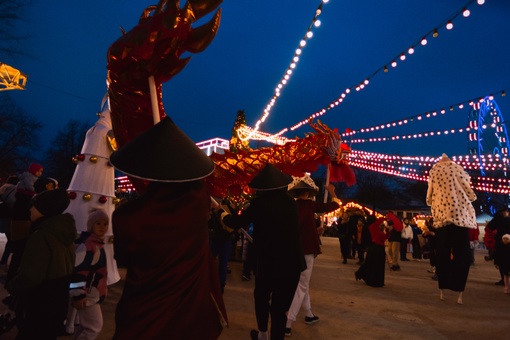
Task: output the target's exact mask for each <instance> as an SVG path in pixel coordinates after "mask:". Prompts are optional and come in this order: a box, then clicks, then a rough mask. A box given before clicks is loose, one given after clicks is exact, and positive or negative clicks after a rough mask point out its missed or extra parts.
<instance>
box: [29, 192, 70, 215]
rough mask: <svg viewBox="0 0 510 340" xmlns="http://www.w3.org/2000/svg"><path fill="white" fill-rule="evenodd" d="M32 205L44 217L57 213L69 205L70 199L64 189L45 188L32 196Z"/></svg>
mask: <svg viewBox="0 0 510 340" xmlns="http://www.w3.org/2000/svg"><path fill="white" fill-rule="evenodd" d="M32 202H33V204H34V207H35V208H36V209H37V210H39V212H40V213H41V214H43V215H44V216H46V217H50V216H55V215H59V214H61V213H63V212H64V210H66V209H67V207H68V206H69V203H70V200H69V195H68V194H67V191H65V190H64V189H55V190H46V191H43V192H41V193H39V194H37V195H35V196H34V197H33V198H32Z"/></svg>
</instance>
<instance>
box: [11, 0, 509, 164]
mask: <svg viewBox="0 0 510 340" xmlns="http://www.w3.org/2000/svg"><path fill="white" fill-rule="evenodd" d="M153 3H154V1H153V2H151V1H141V0H137V1H125V0H123V1H120V0H109V1H98V0H89V1H41V0H39V1H33V6H32V7H29V8H28V10H26V11H25V12H24V13H23V17H24V19H25V22H24V23H23V26H22V30H23V31H24V32H26V33H27V35H28V36H29V39H28V40H27V41H26V46H25V49H26V50H27V51H28V52H29V53H30V54H31V55H32V56H33V57H32V58H27V57H23V58H18V59H15V60H12V59H6V60H3V62H6V63H8V64H10V65H11V66H13V67H16V68H19V69H21V70H22V71H23V72H25V73H26V74H28V75H29V81H28V85H27V90H26V91H12V92H11V96H12V97H13V98H14V100H15V101H16V102H17V103H18V104H19V105H20V106H21V107H22V108H23V109H24V110H25V111H26V112H27V113H30V114H33V115H35V116H37V117H39V119H40V120H41V121H42V122H43V124H44V125H45V128H44V131H43V132H44V135H43V136H44V140H43V145H47V143H49V141H50V140H51V138H53V136H54V132H55V131H56V130H57V129H59V128H61V127H63V126H64V125H65V124H66V123H67V121H68V120H69V119H71V118H73V119H78V120H83V121H89V122H91V124H92V123H94V122H95V120H96V116H95V113H96V112H97V111H98V110H99V106H100V102H101V99H102V97H103V95H104V93H105V92H106V85H105V77H106V51H107V49H108V47H109V46H110V44H111V43H112V42H113V41H115V40H116V39H117V38H118V37H119V36H120V34H121V33H120V29H119V27H121V26H122V27H123V28H124V29H125V30H130V29H131V28H132V27H133V26H134V25H136V23H137V21H138V18H139V17H140V14H141V13H142V11H143V10H144V8H145V7H147V6H148V5H151V4H153ZM467 3H468V1H467V0H449V1H444V0H411V1H410V0H388V1H380V0H358V1H341V0H330V1H329V3H327V4H324V6H323V12H322V14H321V16H320V17H319V19H320V20H321V22H322V25H321V27H320V28H318V29H314V30H313V32H314V37H313V38H312V39H310V40H309V41H308V43H307V46H306V47H305V48H304V49H303V54H302V55H301V61H300V62H299V64H298V67H297V68H296V70H295V72H294V74H293V76H292V77H291V79H290V82H289V84H288V85H287V86H286V87H285V88H284V89H283V90H282V95H281V96H280V98H279V99H278V101H277V103H276V105H275V107H274V108H273V110H272V112H271V114H270V116H269V118H268V119H267V121H266V123H264V124H262V126H261V129H262V130H263V131H267V132H271V133H275V132H278V131H280V130H281V129H283V128H288V127H291V126H293V125H294V124H296V123H298V122H299V121H301V120H303V119H305V118H307V117H308V116H309V115H311V114H313V113H314V112H316V111H318V110H320V109H322V108H323V107H326V106H328V104H329V103H330V102H332V101H334V100H335V99H336V98H338V97H339V96H340V94H341V93H342V92H343V91H344V90H345V89H346V88H350V87H352V86H355V85H356V84H358V83H360V82H362V81H363V80H364V79H366V78H367V77H369V76H371V75H372V74H373V73H374V72H375V71H377V70H378V69H380V68H381V67H383V66H384V65H388V67H389V69H390V70H389V72H387V73H384V72H378V73H377V74H375V75H374V76H373V77H372V78H371V80H370V84H369V85H368V86H367V87H366V88H365V89H364V90H362V91H360V92H356V93H352V94H349V95H348V96H347V97H346V99H345V101H344V103H342V104H341V105H340V106H338V107H336V108H334V109H331V110H329V111H328V112H327V113H326V114H325V115H324V116H323V117H322V118H321V120H322V121H324V122H325V123H326V124H328V125H329V126H330V127H337V128H338V129H339V130H340V131H344V130H345V129H346V128H350V129H353V130H355V129H359V128H362V127H370V126H374V125H378V124H381V123H386V122H392V121H395V120H399V119H403V118H407V117H410V116H415V115H418V114H421V113H425V112H428V111H433V110H439V109H441V108H448V107H449V106H450V105H454V104H457V103H461V102H465V101H467V100H469V99H473V98H477V97H481V96H485V95H488V94H491V93H495V92H498V91H501V90H503V89H507V92H510V22H509V21H508V18H509V17H510V1H507V0H487V1H486V3H485V4H484V5H483V6H479V5H477V4H476V3H475V4H472V5H470V6H469V9H470V11H471V15H470V16H469V17H468V18H464V17H462V15H459V16H458V17H456V18H455V19H454V21H453V24H454V28H453V29H452V30H451V31H447V30H446V29H445V28H444V24H445V23H446V20H447V19H449V18H450V17H451V16H452V15H454V14H455V13H456V12H457V11H458V10H460V9H461V8H462V7H463V5H465V4H467ZM182 4H184V1H182ZM319 4H320V1H318V0H278V1H245V0H225V1H224V3H223V4H222V5H221V8H222V11H223V13H222V19H221V24H220V29H219V32H218V35H217V36H216V38H215V40H214V41H213V42H212V44H211V45H210V46H209V47H208V48H207V49H206V50H205V51H204V52H202V53H200V54H197V55H194V56H193V57H192V60H191V61H190V63H189V64H188V66H187V67H186V68H185V69H184V70H183V71H182V72H181V73H180V74H178V75H177V76H176V77H175V78H174V79H172V80H170V81H169V82H168V83H165V84H164V87H163V101H164V105H165V109H166V111H167V113H168V114H169V115H170V116H171V117H172V118H173V119H174V121H175V122H176V123H177V124H178V125H179V126H180V127H181V128H182V129H183V130H184V131H185V132H186V133H187V134H188V135H189V136H190V137H191V138H192V139H193V140H195V141H197V142H199V141H203V140H206V139H209V138H213V137H220V138H225V139H229V138H230V135H231V129H232V126H233V123H234V120H235V118H236V112H237V110H239V109H243V110H245V112H246V117H247V123H248V124H249V125H254V124H255V122H256V121H257V120H258V119H259V118H261V116H262V113H263V110H264V108H265V107H266V105H267V104H268V102H269V100H270V99H271V97H272V95H273V91H274V88H275V87H276V85H277V84H278V83H279V81H280V79H281V78H282V76H283V74H284V72H285V71H286V69H287V67H288V66H289V64H290V62H291V59H292V57H293V55H294V51H295V50H296V48H297V47H298V44H299V41H300V40H301V38H302V37H303V36H304V34H305V33H306V30H307V28H308V26H309V25H310V23H311V20H312V18H313V16H314V13H315V10H316V8H317V7H318V6H319ZM205 22H206V20H203V21H200V22H199V24H201V23H205ZM435 27H437V28H438V30H439V36H438V37H437V38H432V37H431V36H429V37H428V44H427V45H426V46H421V45H419V41H420V39H421V37H422V36H424V35H425V34H427V33H429V32H430V31H431V30H433V29H434V28H435ZM417 43H418V46H417V47H416V49H415V50H416V51H415V53H414V54H413V55H412V56H408V57H407V59H406V60H405V61H404V62H402V61H399V60H397V61H398V66H397V67H396V68H392V67H391V66H390V65H389V63H390V62H391V61H392V59H393V58H394V57H396V56H398V55H399V54H400V53H401V52H406V51H407V49H408V48H409V47H410V46H412V45H416V44H417ZM496 101H497V103H498V105H499V107H500V109H501V111H502V113H503V115H504V116H505V117H509V116H510V95H507V96H505V97H501V96H496ZM468 113H469V109H467V108H465V109H463V110H457V109H456V110H454V111H451V112H450V111H449V110H448V112H447V114H446V115H445V117H442V118H441V119H436V120H432V119H430V120H427V122H422V123H417V122H416V123H413V124H408V125H406V126H403V127H399V128H395V129H391V131H390V130H388V131H385V135H401V134H406V133H410V132H413V131H422V132H424V131H430V130H440V129H449V128H459V127H463V126H466V125H467V120H468V118H467V115H468ZM308 130H309V129H307V128H300V129H298V130H296V131H294V132H292V133H289V134H287V137H294V136H296V135H297V136H300V137H303V136H304V133H305V132H307V131H308ZM363 137H368V135H367V136H363ZM353 147H354V148H355V149H359V150H366V151H377V152H384V153H400V154H404V155H431V156H437V155H440V154H441V153H442V152H447V153H449V154H452V155H453V154H455V155H461V154H466V153H467V137H466V135H465V134H463V135H458V134H457V136H456V137H453V136H448V137H442V138H439V139H438V138H426V139H425V138H423V139H420V140H415V141H411V142H395V143H389V142H387V143H370V144H369V143H364V144H357V145H353Z"/></svg>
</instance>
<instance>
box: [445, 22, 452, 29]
mask: <svg viewBox="0 0 510 340" xmlns="http://www.w3.org/2000/svg"><path fill="white" fill-rule="evenodd" d="M452 28H453V22H451V21H448V23H447V24H446V29H447V30H451V29H452Z"/></svg>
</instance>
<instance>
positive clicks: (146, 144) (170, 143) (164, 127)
mask: <svg viewBox="0 0 510 340" xmlns="http://www.w3.org/2000/svg"><path fill="white" fill-rule="evenodd" d="M110 162H111V163H112V165H113V166H114V167H115V168H116V169H118V170H120V171H122V172H123V173H125V174H126V175H128V176H132V177H136V178H141V179H145V180H149V181H156V182H187V181H194V180H197V179H201V178H204V177H207V176H209V175H210V174H211V173H212V172H213V171H214V163H213V162H212V160H211V159H210V158H209V157H208V156H207V155H206V154H205V152H204V151H202V150H200V149H199V148H198V146H197V145H196V144H195V142H193V141H192V140H191V138H189V137H188V136H187V135H186V134H185V133H184V132H183V131H182V130H181V129H179V127H178V126H177V125H175V123H174V122H173V121H172V119H170V117H168V116H166V117H165V118H163V119H162V120H161V121H160V122H159V123H157V124H156V125H154V126H153V127H151V128H150V129H149V130H147V131H145V132H143V133H142V134H141V135H139V136H138V137H136V138H134V139H133V140H131V141H130V142H128V143H127V144H126V145H124V146H123V147H121V148H120V149H119V150H118V151H115V152H114V153H113V154H112V155H111V156H110Z"/></svg>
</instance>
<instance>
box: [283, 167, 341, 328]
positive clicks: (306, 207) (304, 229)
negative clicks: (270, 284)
mask: <svg viewBox="0 0 510 340" xmlns="http://www.w3.org/2000/svg"><path fill="white" fill-rule="evenodd" d="M327 190H328V192H329V194H330V195H331V197H332V200H333V201H332V202H330V203H323V202H317V201H314V200H312V199H313V198H314V197H315V196H317V194H318V193H319V188H318V187H317V186H316V185H315V183H314V182H313V180H312V178H311V177H310V176H305V177H304V178H303V179H302V180H300V181H299V182H298V183H297V184H296V185H294V186H293V187H291V188H290V189H289V195H290V196H292V197H294V198H296V202H297V205H298V212H299V232H300V235H301V238H300V239H301V248H302V250H303V254H304V256H305V261H306V269H305V270H303V271H302V272H301V275H300V276H299V283H298V285H297V288H296V292H295V293H294V298H293V299H292V303H291V305H290V308H289V310H288V312H287V324H286V328H285V335H286V336H290V335H291V328H292V323H293V322H295V321H296V317H297V315H298V313H299V310H300V309H301V307H303V309H304V311H305V323H306V324H307V325H311V324H314V323H316V322H318V321H319V317H318V316H317V315H315V314H314V313H312V304H311V302H310V278H311V276H312V270H313V265H314V261H315V258H316V257H317V256H318V255H319V254H321V248H320V238H319V234H320V233H319V231H318V228H317V226H316V223H315V214H322V213H328V212H331V211H334V210H336V209H338V208H339V207H340V204H339V203H338V202H339V200H338V198H337V196H336V193H335V187H334V185H333V184H329V185H328V187H327Z"/></svg>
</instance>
